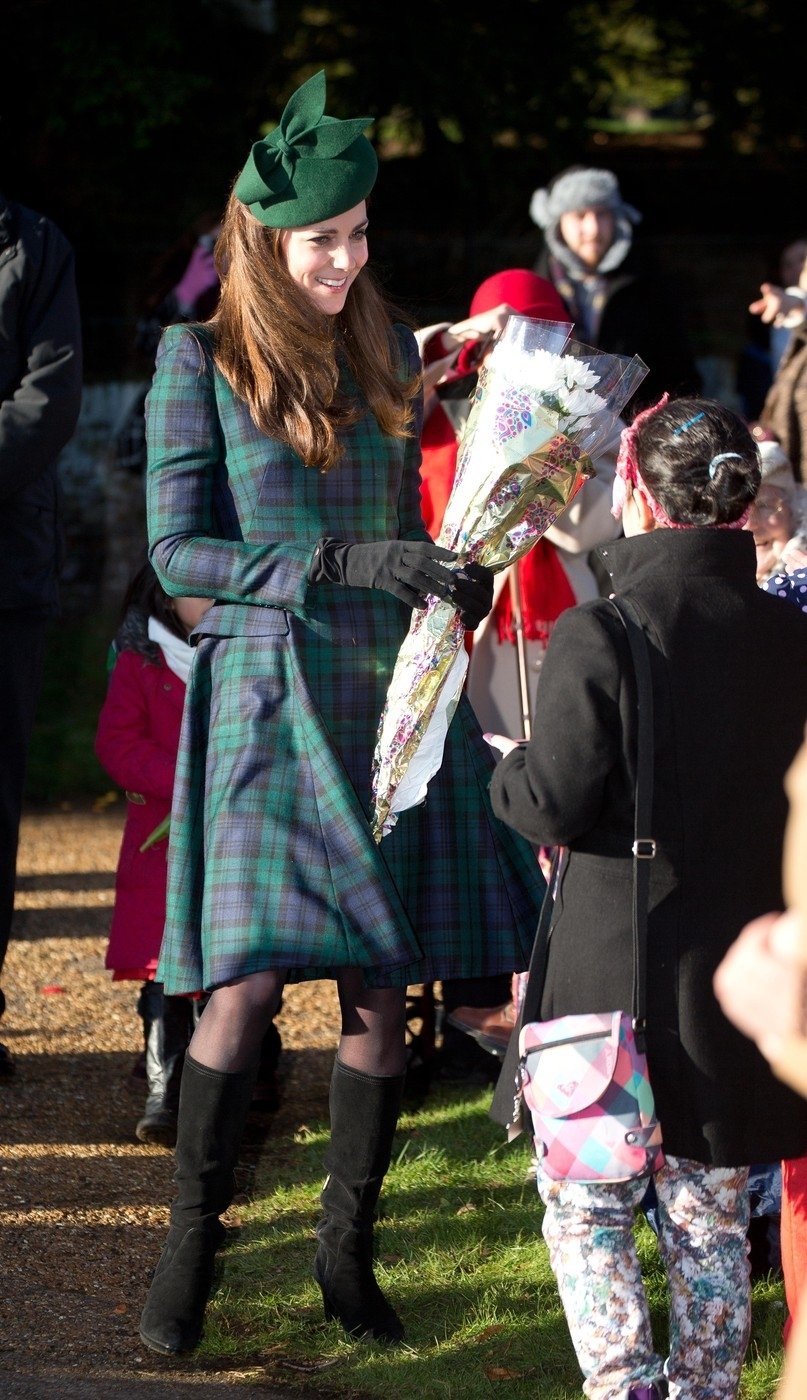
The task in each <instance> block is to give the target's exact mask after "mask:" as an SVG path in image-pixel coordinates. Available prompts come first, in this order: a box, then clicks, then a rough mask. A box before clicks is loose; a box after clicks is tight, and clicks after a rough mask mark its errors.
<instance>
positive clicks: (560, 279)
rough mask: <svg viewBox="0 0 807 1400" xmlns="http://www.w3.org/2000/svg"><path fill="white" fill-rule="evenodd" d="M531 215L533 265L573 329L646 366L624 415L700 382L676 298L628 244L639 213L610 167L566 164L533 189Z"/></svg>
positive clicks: (591, 341)
mask: <svg viewBox="0 0 807 1400" xmlns="http://www.w3.org/2000/svg"><path fill="white" fill-rule="evenodd" d="M530 216H531V218H532V220H533V222H534V223H536V224H537V225H538V227H539V228H540V229H542V231H543V235H544V246H543V248H542V250H541V252H540V254H539V256H538V258H537V260H536V262H535V265H534V271H535V272H536V273H538V275H539V276H541V277H548V278H549V280H550V281H551V282H552V283H554V285H555V287H556V288H557V290H558V292H559V293H560V295H561V297H562V298H563V301H564V304H565V305H566V308H567V310H568V312H569V316H570V318H571V319H572V320H573V321H574V323H575V331H574V333H575V336H576V338H577V339H579V340H582V341H584V342H585V343H587V344H589V345H594V346H596V347H597V348H598V349H600V350H606V351H608V352H609V353H611V354H618V355H639V356H640V357H641V358H642V359H643V360H644V361H645V364H646V365H647V366H648V370H649V373H648V375H647V378H646V379H645V380H644V382H643V383H642V385H641V387H640V389H639V390H638V391H637V394H636V395H635V396H634V399H633V400H632V401H631V403H630V404H629V405H628V408H627V414H628V417H631V416H632V415H633V413H634V412H635V411H636V410H637V409H639V408H642V407H643V406H645V405H647V404H649V403H655V402H656V401H657V400H658V398H659V397H660V395H661V394H662V393H663V392H664V390H666V391H667V392H668V393H670V394H694V393H698V392H699V391H700V389H701V387H702V383H701V376H700V373H699V371H698V368H697V365H696V363H695V359H694V356H693V354H692V350H691V347H690V345H689V342H688V337H687V334H686V332H685V329H684V326H683V324H682V321H681V318H680V316H679V314H678V312H677V310H676V301H675V299H674V297H673V295H672V292H671V290H670V289H669V288H668V287H667V286H666V284H665V281H664V278H663V277H662V274H661V273H660V272H659V270H658V269H657V268H655V267H653V266H652V265H651V264H650V263H649V260H648V259H647V256H646V254H645V252H644V250H642V252H641V253H640V252H638V251H637V250H636V249H635V248H634V241H633V235H634V228H635V226H636V225H637V224H638V223H639V222H640V220H641V217H642V216H641V214H640V213H639V211H638V209H635V208H634V207H633V205H632V204H628V203H627V201H626V200H625V199H623V197H622V193H621V191H620V188H619V182H618V180H617V177H616V175H615V174H614V173H613V171H611V170H600V169H597V168H595V167H589V166H584V165H573V166H569V167H568V168H567V169H566V170H562V171H561V172H560V173H559V174H558V175H556V176H555V177H554V179H553V180H552V181H551V182H550V183H549V185H547V186H546V188H545V189H537V190H535V192H534V194H533V196H532V200H531V201H530Z"/></svg>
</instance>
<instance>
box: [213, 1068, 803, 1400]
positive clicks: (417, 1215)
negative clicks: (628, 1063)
mask: <svg viewBox="0 0 807 1400" xmlns="http://www.w3.org/2000/svg"><path fill="white" fill-rule="evenodd" d="M488 1103H489V1093H488V1092H487V1091H483V1090H473V1091H470V1090H467V1091H463V1090H458V1089H457V1088H455V1087H451V1086H441V1087H440V1088H438V1089H435V1090H433V1092H432V1093H431V1094H430V1095H429V1097H428V1098H427V1099H426V1101H425V1103H424V1105H423V1107H421V1108H418V1109H417V1110H416V1111H414V1112H407V1113H405V1114H404V1116H403V1117H402V1119H401V1122H400V1125H399V1129H398V1135H397V1137H396V1150H395V1157H394V1160H393V1166H392V1169H391V1171H390V1173H389V1175H388V1177H387V1181H386V1184H385V1189H384V1192H383V1195H382V1216H381V1219H380V1221H379V1224H378V1226H377V1230H376V1252H377V1261H378V1262H377V1274H378V1277H379V1281H380V1282H381V1285H382V1287H383V1288H384V1289H385V1291H388V1293H389V1295H390V1296H391V1298H392V1299H393V1300H394V1302H395V1304H396V1307H397V1308H398V1310H399V1311H400V1313H401V1316H402V1318H403V1320H404V1322H405V1325H406V1328H407V1345H405V1346H404V1347H401V1348H390V1349H385V1348H382V1347H378V1346H367V1345H361V1344H352V1343H350V1342H348V1341H347V1339H346V1338H345V1337H344V1334H343V1333H342V1332H341V1331H340V1329H339V1328H338V1327H337V1326H336V1325H335V1324H326V1323H325V1322H324V1319H323V1313H322V1306H321V1300H320V1295H319V1291H318V1289H317V1287H316V1285H315V1283H314V1282H313V1279H312V1278H311V1272H310V1271H311V1263H312V1259H313V1254H314V1247H315V1243H314V1233H313V1227H314V1223H315V1221H316V1218H317V1212H318V1206H317V1197H318V1193H319V1190H320V1188H321V1184H322V1180H323V1167H322V1159H323V1153H324V1150H325V1145H326V1142H327V1128H326V1126H325V1125H324V1124H316V1125H312V1126H310V1127H306V1128H303V1129H301V1130H299V1131H298V1133H297V1134H296V1136H295V1138H294V1140H293V1141H291V1140H289V1139H288V1138H286V1139H283V1138H281V1137H279V1136H278V1137H277V1138H276V1139H274V1138H273V1137H272V1135H271V1130H270V1135H269V1139H268V1141H267V1143H266V1145H265V1147H264V1149H263V1155H262V1158H261V1162H260V1164H259V1167H258V1170H257V1174H256V1179H255V1183H254V1187H253V1193H252V1200H251V1202H250V1204H249V1205H248V1206H246V1207H245V1208H244V1211H243V1221H244V1223H243V1228H242V1231H241V1234H240V1236H239V1237H238V1240H237V1242H236V1243H235V1244H234V1245H232V1246H231V1247H230V1248H229V1249H228V1250H227V1254H226V1269H225V1272H224V1277H223V1281H222V1284H221V1286H220V1287H219V1289H218V1291H217V1292H216V1293H215V1294H214V1297H213V1299H212V1300H211V1304H210V1309H209V1313H208V1323H207V1328H206V1333H205V1339H204V1341H203V1343H202V1348H201V1359H202V1360H203V1361H205V1360H206V1361H208V1362H209V1361H210V1360H211V1359H212V1358H216V1359H217V1361H218V1362H219V1363H221V1362H222V1361H223V1360H225V1359H226V1360H227V1361H228V1362H229V1363H230V1364H231V1365H233V1366H239V1367H243V1368H244V1369H245V1370H254V1372H255V1373H257V1374H258V1375H260V1376H262V1377H265V1378H267V1379H271V1380H272V1381H274V1382H275V1383H276V1384H278V1385H285V1386H287V1387H290V1388H294V1387H295V1386H299V1387H300V1388H301V1389H303V1390H304V1391H305V1393H306V1395H311V1394H312V1393H313V1394H317V1395H320V1396H323V1397H330V1396H341V1397H348V1398H349V1400H370V1397H384V1400H391V1397H395V1400H409V1398H410V1397H411V1400H460V1398H461V1400H482V1397H490V1396H492V1395H495V1396H502V1397H504V1396H508V1397H511V1400H572V1397H579V1396H580V1394H581V1389H580V1381H581V1378H580V1373H579V1371H578V1368H577V1363H576V1360H575V1357H574V1353H573V1351H572V1346H571V1342H570V1340H569V1336H568V1332H567V1329H566V1323H565V1320H564V1317H563V1313H562V1310H561V1307H560V1303H559V1300H558V1296H557V1293H556V1289H555V1284H554V1280H553V1277H552V1273H551V1270H550V1267H549V1260H548V1256H547V1250H546V1246H545V1245H544V1243H543V1239H542V1236H541V1230H540V1219H541V1203H540V1200H539V1198H538V1196H537V1193H536V1190H535V1185H534V1182H533V1180H532V1178H531V1176H530V1174H529V1172H530V1144H529V1142H528V1140H527V1138H526V1137H521V1138H519V1139H518V1140H517V1141H516V1142H515V1143H512V1144H508V1143H507V1142H506V1141H505V1140H504V1138H503V1134H502V1132H501V1130H500V1129H499V1128H497V1127H496V1125H495V1124H494V1123H492V1122H491V1120H490V1119H489V1117H488V1114H487V1107H488ZM637 1238H638V1243H639V1251H640V1255H641V1258H642V1266H643V1270H644V1273H645V1278H646V1285H647V1291H648V1296H649V1299H650V1305H651V1311H652V1317H653V1329H654V1334H655V1336H656V1341H657V1344H658V1346H659V1347H660V1348H662V1352H663V1348H664V1342H665V1335H666V1292H665V1282H664V1275H663V1271H662V1269H661V1266H660V1263H659V1260H658V1255H657V1251H656V1245H655V1237H654V1236H653V1233H652V1231H651V1230H650V1228H649V1226H647V1225H646V1223H645V1222H644V1221H640V1222H639V1223H638V1225H637ZM783 1317H784V1310H783V1291H782V1287H781V1284H780V1283H779V1282H776V1281H773V1280H768V1281H763V1282H760V1283H757V1284H756V1285H755V1290H754V1330H753V1336H752V1341H751V1345H750V1346H749V1350H748V1357H747V1362H746V1366H745V1371H744V1376H743V1386H742V1389H741V1392H740V1395H741V1400H769V1397H772V1396H773V1394H774V1391H775V1388H776V1383H777V1379H778V1375H779V1369H780V1365H781V1359H782V1350H781V1326H782V1321H783Z"/></svg>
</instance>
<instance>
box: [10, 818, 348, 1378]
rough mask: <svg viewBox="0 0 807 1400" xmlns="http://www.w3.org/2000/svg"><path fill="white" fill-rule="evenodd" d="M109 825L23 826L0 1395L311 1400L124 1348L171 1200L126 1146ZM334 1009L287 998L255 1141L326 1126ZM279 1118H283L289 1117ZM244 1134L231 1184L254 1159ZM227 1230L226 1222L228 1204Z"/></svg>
mask: <svg viewBox="0 0 807 1400" xmlns="http://www.w3.org/2000/svg"><path fill="white" fill-rule="evenodd" d="M122 821H123V811H122V805H121V803H120V802H118V803H116V804H114V805H113V806H110V807H106V808H103V807H102V808H101V809H100V810H93V811H89V810H76V809H65V810H58V811H53V810H49V811H47V812H42V813H37V812H29V813H27V814H26V816H25V818H24V820H23V825H22V831H21V844H20V856H19V863H18V873H19V879H18V897H17V913H16V915H15V924H14V937H13V939H12V943H11V947H10V949H9V954H8V958H7V960H6V966H5V969H4V972H3V988H4V990H5V993H6V997H7V1000H8V1010H7V1012H6V1015H5V1017H4V1018H3V1021H2V1024H1V1025H0V1039H2V1040H3V1041H4V1042H5V1043H6V1044H7V1045H8V1047H9V1049H10V1050H11V1052H12V1054H13V1055H14V1057H15V1059H16V1061H17V1065H18V1071H17V1074H16V1076H15V1077H14V1078H13V1079H11V1080H8V1081H5V1082H4V1083H0V1181H2V1188H1V1189H0V1395H3V1396H9V1397H14V1400H21V1397H31V1400H39V1397H42V1400H50V1397H54V1400H56V1397H59V1400H79V1397H81V1400H84V1397H90V1396H93V1397H95V1396H97V1397H99V1400H101V1397H103V1400H175V1398H176V1400H179V1397H183V1398H184V1400H208V1397H214V1396H218V1397H221V1395H222V1392H223V1391H224V1390H225V1388H226V1389H227V1390H228V1391H229V1393H230V1394H231V1396H236V1395H238V1396H246V1397H253V1396H254V1397H258V1396H260V1397H262V1400H266V1397H273V1396H275V1397H281V1396H289V1395H294V1396H296V1397H300V1396H303V1395H304V1394H305V1393H307V1394H308V1395H309V1396H311V1395H312V1394H313V1392H311V1391H308V1392H303V1391H301V1390H300V1389H299V1388H298V1387H293V1388H292V1389H291V1390H288V1389H283V1388H281V1389H278V1388H277V1385H276V1384H275V1383H274V1381H273V1380H271V1379H270V1378H269V1377H268V1376H262V1375H261V1374H259V1373H256V1372H255V1371H250V1372H249V1373H245V1372H243V1371H231V1372H223V1371H214V1372H211V1370H210V1369H209V1366H208V1367H207V1368H205V1367H204V1366H203V1365H202V1364H201V1363H196V1362H194V1361H193V1360H192V1359H191V1360H187V1359H183V1360H182V1362H181V1364H180V1363H179V1362H170V1361H166V1362H163V1361H162V1360H161V1358H159V1357H156V1356H154V1355H153V1354H152V1353H150V1352H148V1351H146V1350H145V1349H144V1348H143V1347H142V1345H141V1344H140V1342H139V1339H138V1336H137V1322H138V1318H139V1314H140V1310H141V1308H142V1305H143V1301H144V1298H145V1294H146V1290H147V1287H148V1279H149V1276H150V1271H151V1270H152V1269H153V1267H154V1263H155V1261H156V1259H157V1257H158V1255H159V1250H160V1245H161V1241H162V1239H163V1236H164V1234H165V1230H166V1226H167V1219H168V1211H167V1203H168V1202H169V1201H170V1199H171V1195H172V1184H171V1178H172V1173H173V1155H172V1154H171V1153H170V1152H169V1151H167V1150H165V1149H163V1148H159V1147H147V1146H145V1145H143V1144H141V1143H139V1142H138V1141H137V1139H136V1138H135V1136H134V1125H135V1122H136V1121H137V1118H138V1117H139V1115H140V1111H141V1105H142V1099H143V1090H142V1087H141V1088H138V1087H136V1086H134V1085H133V1082H132V1080H131V1078H130V1071H131V1069H132V1066H133V1063H134V1059H135V1056H136V1054H137V1052H138V1050H139V1049H140V1043H141V1035H142V1032H141V1025H140V1020H139V1018H138V1016H137V1013H136V1011H135V1000H136V996H137V990H138V987H137V984H135V983H128V982H118V983H112V981H111V979H110V974H109V973H108V972H106V971H105V970H104V966H103V960H104V953H105V949H106V935H107V929H108V923H109V916H110V909H111V906H112V902H113V895H114V870H115V863H116V860H117V854H118V847H119V843H120V835H121V828H122ZM334 1012H335V998H334V997H333V994H332V989H331V986H330V984H326V983H321V982H318V983H313V984H309V985H308V986H299V985H298V986H294V987H291V988H289V989H288V991H287V992H286V994H285V997H284V1006H283V1009H282V1011H281V1013H280V1016H279V1017H278V1026H279V1028H280V1032H281V1035H282V1037H283V1043H284V1058H283V1070H284V1081H285V1092H284V1099H283V1103H282V1104H281V1107H280V1110H279V1112H278V1113H277V1114H275V1115H272V1116H271V1118H269V1120H268V1122H269V1123H270V1124H271V1130H272V1131H273V1132H274V1131H280V1132H283V1131H287V1130H290V1129H293V1128H294V1127H295V1126H296V1124H297V1123H298V1122H303V1121H305V1120H306V1118H310V1117H312V1116H324V1115H325V1114H326V1112H327V1084H328V1078H329V1074H330V1066H331V1061H332V1057H333V1046H334V1033H333V1027H334V1025H335V1024H336V1021H335V1015H334ZM292 1105H293V1107H292ZM259 1125H260V1120H257V1119H256V1120H255V1122H254V1123H253V1126H252V1129H251V1131H250V1133H249V1135H248V1143H247V1146H246V1149H245V1154H244V1157H245V1160H244V1184H247V1182H248V1178H249V1174H250V1164H251V1165H252V1170H254V1163H255V1161H256V1160H257V1157H258V1156H259V1153H260V1138H261V1134H260V1126H259ZM228 1221H229V1222H231V1223H237V1202H236V1205H235V1206H234V1207H233V1208H231V1211H230V1214H229V1216H228Z"/></svg>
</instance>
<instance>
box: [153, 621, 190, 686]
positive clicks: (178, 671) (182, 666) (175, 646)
mask: <svg viewBox="0 0 807 1400" xmlns="http://www.w3.org/2000/svg"><path fill="white" fill-rule="evenodd" d="M149 636H150V638H151V640H152V641H153V642H156V643H157V645H158V647H159V648H160V651H161V652H162V654H163V656H164V657H165V664H166V666H167V667H168V669H169V671H173V673H174V675H175V676H178V677H179V679H180V680H181V681H182V683H183V685H186V684H187V681H188V676H189V675H190V669H191V662H192V660H193V647H192V646H189V645H188V643H187V642H183V641H182V638H181V637H177V636H175V635H174V633H173V632H169V630H168V628H167V627H163V624H162V623H161V622H158V621H157V618H156V617H150V618H149Z"/></svg>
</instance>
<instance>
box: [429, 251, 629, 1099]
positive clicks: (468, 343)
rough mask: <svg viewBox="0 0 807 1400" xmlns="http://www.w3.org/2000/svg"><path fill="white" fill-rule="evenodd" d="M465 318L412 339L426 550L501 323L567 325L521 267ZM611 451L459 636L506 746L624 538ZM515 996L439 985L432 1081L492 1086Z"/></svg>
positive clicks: (484, 982) (475, 698)
mask: <svg viewBox="0 0 807 1400" xmlns="http://www.w3.org/2000/svg"><path fill="white" fill-rule="evenodd" d="M468 312H469V314H468V319H467V320H464V321H459V322H455V323H454V324H453V325H447V324H444V323H440V324H438V325H434V326H427V327H425V328H423V329H422V330H420V331H418V332H417V340H418V344H419V346H420V350H421V356H422V359H423V375H424V415H425V416H424V424H423V432H422V435H421V454H422V455H421V467H420V478H421V487H420V499H421V510H422V514H423V520H424V523H425V525H426V529H427V530H428V531H429V534H430V535H431V536H432V538H433V539H437V537H438V535H439V533H440V527H441V525H442V523H443V515H444V513H445V508H446V506H447V504H448V499H449V496H450V494H451V488H452V486H453V484H454V475H455V472H456V466H457V456H458V452H459V445H460V441H461V439H462V434H463V430H464V427H465V424H466V422H467V419H468V416H469V414H470V411H471V407H472V404H473V401H474V394H475V391H476V387H477V380H478V371H479V370H480V368H481V366H482V365H483V364H484V362H485V359H486V358H487V356H488V354H489V353H490V351H491V349H492V347H493V343H494V341H495V339H496V338H497V337H498V335H499V334H500V333H501V331H502V330H503V329H504V326H505V324H506V322H507V320H508V318H509V317H510V316H511V315H513V314H516V315H519V316H530V317H533V318H534V319H537V320H541V321H565V322H567V323H568V322H569V320H570V318H569V315H568V313H567V311H566V307H565V305H564V303H563V301H562V299H561V296H560V293H559V292H558V291H557V290H556V289H555V287H554V286H553V284H552V282H550V281H549V280H548V279H547V278H546V277H539V276H537V274H536V273H534V272H531V271H529V269H527V268H522V267H511V268H505V269H503V270H502V271H500V272H496V273H494V274H493V275H492V276H490V277H486V278H485V280H484V281H483V282H481V283H480V285H479V286H478V287H477V289H476V291H475V292H474V294H473V297H472V298H471V302H470V306H469V308H468ZM617 445H618V442H617V435H616V434H615V436H614V438H613V441H612V442H611V443H610V444H606V448H605V450H604V451H603V453H602V454H601V455H600V456H599V457H598V459H597V461H596V463H595V467H596V473H597V474H596V477H595V478H594V479H592V480H591V481H590V482H587V483H586V485H585V487H584V488H583V490H582V491H581V492H580V495H579V496H578V498H577V500H576V501H574V502H573V503H572V505H571V506H570V507H569V508H568V510H567V511H565V512H564V514H563V516H562V517H561V519H560V520H559V521H558V522H557V523H556V525H554V526H553V527H552V528H551V529H550V530H549V531H548V532H547V534H546V535H545V536H543V537H542V538H541V539H539V540H538V541H537V543H536V544H535V545H534V546H533V548H532V549H531V550H530V552H529V553H528V554H527V555H526V556H525V557H524V558H523V559H522V560H520V562H519V563H518V564H516V565H514V566H512V567H511V568H510V569H508V570H506V571H505V572H504V573H502V574H500V575H499V576H498V577H497V579H496V580H495V583H494V605H493V609H492V611H491V613H490V614H489V616H488V617H487V618H485V619H484V620H483V622H482V623H481V624H480V626H479V628H477V630H476V632H474V633H473V634H470V633H468V634H466V646H467V649H468V651H469V653H470V657H471V660H470V664H469V668H468V681H467V694H468V698H469V700H470V702H471V705H472V707H473V709H474V711H475V713H476V717H477V719H478V720H479V722H480V724H481V725H482V728H483V730H492V731H494V732H506V733H511V734H514V733H516V732H517V731H518V730H519V728H520V729H521V731H522V733H523V737H525V738H526V737H528V734H529V728H528V726H529V709H530V707H531V704H532V698H533V697H532V692H533V690H534V687H535V683H536V680H537V674H538V669H539V667H540V664H541V660H542V658H543V654H544V651H545V649H546V644H547V642H548V639H549V635H550V633H551V631H552V628H553V627H554V624H555V622H556V621H557V619H558V617H559V616H560V615H561V613H562V612H565V610H566V609H567V608H570V607H573V606H574V605H575V604H576V603H578V602H586V601H588V600H589V599H591V598H594V597H596V596H597V594H598V592H599V583H598V581H597V579H596V577H595V575H594V573H593V571H592V569H591V567H590V566H589V563H588V555H589V552H590V551H591V550H592V549H594V548H595V547H596V546H597V545H600V544H605V543H607V542H608V541H609V540H612V539H614V538H616V536H617V535H618V534H619V533H620V529H621V527H620V525H619V523H618V522H617V521H615V520H614V517H613V515H612V514H611V487H612V481H613V475H614V469H615V465H616V448H617ZM514 589H515V597H514ZM519 631H520V632H521V637H520V638H519V637H518V633H519ZM515 990H516V989H515V988H514V987H513V986H511V978H510V975H509V974H507V973H502V974H499V975H498V976H496V977H480V978H473V979H468V978H463V979H459V978H457V979H453V980H448V979H447V980H444V981H443V983H442V999H443V1010H444V1013H445V1019H444V1023H443V1034H442V1046H441V1056H440V1068H439V1074H440V1077H442V1078H451V1079H457V1078H459V1079H467V1078H473V1077H478V1078H481V1079H482V1080H483V1081H484V1080H493V1079H495V1078H496V1077H497V1075H498V1071H499V1063H498V1060H497V1059H496V1058H495V1055H496V1054H499V1053H503V1052H504V1049H505V1048H506V1045H507V1042H508V1040H509V1038H510V1034H511V1032H512V1029H513V1026H514V1024H515V1015H516V1006H515ZM474 1041H476V1042H478V1045H479V1046H481V1047H482V1050H479V1049H478V1046H477V1045H475V1044H474V1043H473V1042H474ZM489 1051H493V1055H491V1054H490V1053H488V1052H489Z"/></svg>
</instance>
